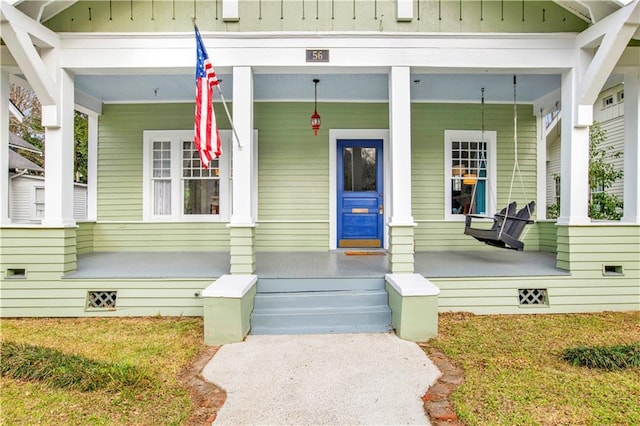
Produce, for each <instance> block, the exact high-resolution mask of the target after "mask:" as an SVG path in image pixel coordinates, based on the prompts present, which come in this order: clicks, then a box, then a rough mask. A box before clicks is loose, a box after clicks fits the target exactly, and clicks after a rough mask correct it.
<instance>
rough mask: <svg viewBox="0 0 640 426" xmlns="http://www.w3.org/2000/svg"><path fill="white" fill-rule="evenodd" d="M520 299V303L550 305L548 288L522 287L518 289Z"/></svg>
mask: <svg viewBox="0 0 640 426" xmlns="http://www.w3.org/2000/svg"><path fill="white" fill-rule="evenodd" d="M518 301H519V303H520V305H521V306H522V305H525V306H529V305H548V304H549V299H548V297H547V289H546V288H521V289H518Z"/></svg>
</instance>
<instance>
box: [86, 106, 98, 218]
mask: <svg viewBox="0 0 640 426" xmlns="http://www.w3.org/2000/svg"><path fill="white" fill-rule="evenodd" d="M87 133H88V135H87V136H88V146H87V151H88V152H87V183H88V185H87V220H97V219H98V116H97V115H96V114H95V113H90V114H87Z"/></svg>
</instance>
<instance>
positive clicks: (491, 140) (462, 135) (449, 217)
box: [443, 130, 498, 221]
mask: <svg viewBox="0 0 640 426" xmlns="http://www.w3.org/2000/svg"><path fill="white" fill-rule="evenodd" d="M481 139H482V131H480V130H445V131H444V173H443V176H444V197H445V198H444V218H445V220H446V221H463V220H464V215H463V214H453V213H451V179H450V177H451V175H450V173H449V171H450V170H449V169H450V168H451V142H452V141H453V140H467V141H468V140H474V141H480V140H481ZM484 140H485V142H486V143H487V155H488V156H489V158H488V159H487V180H486V182H487V196H486V200H485V203H486V206H487V211H486V212H485V214H486V215H487V216H493V215H494V214H495V212H496V198H497V196H498V185H497V178H498V172H497V169H498V161H497V158H496V157H497V156H498V150H497V140H498V132H496V131H495V130H485V131H484Z"/></svg>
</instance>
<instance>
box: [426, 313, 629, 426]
mask: <svg viewBox="0 0 640 426" xmlns="http://www.w3.org/2000/svg"><path fill="white" fill-rule="evenodd" d="M638 342H640V312H627V313H612V312H607V313H602V314H573V315H518V316H473V315H469V314H441V315H440V330H439V336H438V338H437V339H433V340H431V341H430V342H429V344H430V345H432V346H433V347H435V348H437V349H439V350H440V351H442V352H443V353H445V354H446V355H447V356H448V357H449V358H450V359H451V360H452V361H453V362H454V363H456V364H457V365H458V366H460V367H462V368H463V369H464V371H465V375H466V381H465V383H464V384H463V385H462V386H461V387H459V388H458V389H457V390H456V391H455V392H454V393H453V395H452V399H453V404H454V407H455V410H456V412H457V414H458V416H459V417H460V419H461V420H462V421H463V422H465V423H466V424H467V425H573V424H575V425H632V424H634V425H637V424H640V368H634V369H626V370H620V371H605V370H598V369H588V368H585V367H577V366H572V365H570V364H569V363H567V362H566V361H563V360H561V354H562V351H563V350H564V349H566V348H569V347H575V346H583V345H586V346H593V345H596V346H600V345H613V344H629V343H638Z"/></svg>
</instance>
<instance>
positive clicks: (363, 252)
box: [344, 250, 387, 256]
mask: <svg viewBox="0 0 640 426" xmlns="http://www.w3.org/2000/svg"><path fill="white" fill-rule="evenodd" d="M344 254H346V255H347V256H384V255H385V254H387V253H386V252H384V251H373V250H348V251H345V252H344Z"/></svg>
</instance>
